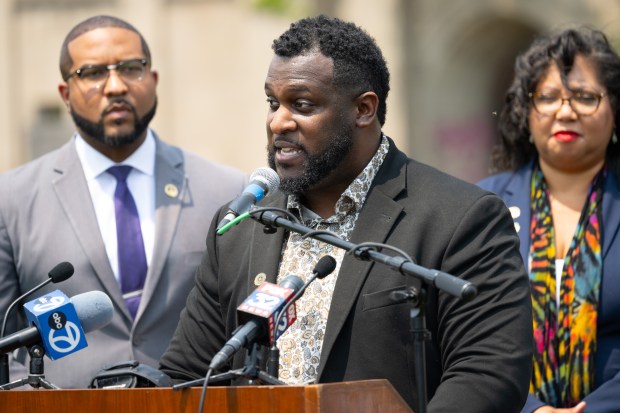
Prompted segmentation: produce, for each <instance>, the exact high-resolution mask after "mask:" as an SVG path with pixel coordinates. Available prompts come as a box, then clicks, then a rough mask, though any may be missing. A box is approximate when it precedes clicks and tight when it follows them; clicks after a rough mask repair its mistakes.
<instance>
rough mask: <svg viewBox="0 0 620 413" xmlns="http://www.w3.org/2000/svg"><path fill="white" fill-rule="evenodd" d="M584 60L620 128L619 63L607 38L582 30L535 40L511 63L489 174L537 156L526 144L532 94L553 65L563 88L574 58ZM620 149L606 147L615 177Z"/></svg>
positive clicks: (585, 29) (598, 33)
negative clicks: (510, 79)
mask: <svg viewBox="0 0 620 413" xmlns="http://www.w3.org/2000/svg"><path fill="white" fill-rule="evenodd" d="M577 55H582V56H584V57H586V58H588V59H591V61H593V62H594V63H595V64H596V68H597V72H598V78H599V80H600V82H601V83H602V84H603V85H604V86H605V88H606V89H607V92H606V93H607V95H608V96H609V100H610V102H611V107H612V110H613V111H614V120H615V124H616V125H620V111H619V109H620V108H619V103H620V57H619V56H618V54H617V53H616V51H615V50H614V49H613V47H612V46H611V44H610V43H609V40H608V39H607V36H605V34H604V33H603V32H601V31H599V30H594V29H590V28H586V27H579V28H570V29H565V30H562V31H559V32H554V33H550V34H547V35H544V36H541V37H538V38H537V39H536V40H535V41H534V42H533V43H532V45H531V46H530V47H529V49H527V50H526V51H525V52H524V53H523V54H521V55H519V56H518V57H517V59H516V63H515V77H514V79H513V82H512V85H511V86H510V88H509V89H508V91H507V93H506V97H505V101H504V105H503V107H502V110H501V112H500V114H499V135H500V136H499V143H498V144H497V145H496V147H495V148H494V150H493V155H492V169H493V172H499V171H507V170H514V169H517V168H519V167H520V166H523V165H524V164H526V163H527V162H529V161H530V160H531V159H532V158H533V157H535V156H536V148H535V147H534V144H532V143H531V142H530V128H529V125H528V118H529V112H530V108H531V102H530V97H529V93H531V92H534V91H535V90H536V86H537V85H538V82H539V81H540V78H541V77H542V75H543V74H544V73H545V71H546V70H547V68H549V66H550V65H553V64H555V65H557V67H558V68H559V71H560V75H561V78H562V83H563V84H564V85H565V86H567V87H568V85H567V76H568V74H569V73H570V71H571V69H572V67H573V64H574V62H575V57H576V56H577ZM619 159H620V145H619V144H613V143H611V142H610V144H609V146H608V148H607V161H608V164H609V165H610V167H611V168H613V170H614V173H615V174H616V176H618V175H619V174H618V172H617V171H618V170H619V168H618V164H619V163H620V162H618V161H619Z"/></svg>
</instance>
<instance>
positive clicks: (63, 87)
mask: <svg viewBox="0 0 620 413" xmlns="http://www.w3.org/2000/svg"><path fill="white" fill-rule="evenodd" d="M58 93H59V94H60V98H61V99H62V101H63V102H64V104H65V107H66V108H67V112H70V111H71V105H70V104H69V85H68V84H67V82H60V83H59V84H58Z"/></svg>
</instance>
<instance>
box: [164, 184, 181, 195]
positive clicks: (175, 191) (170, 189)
mask: <svg viewBox="0 0 620 413" xmlns="http://www.w3.org/2000/svg"><path fill="white" fill-rule="evenodd" d="M164 192H165V193H166V195H168V197H169V198H176V197H177V196H178V195H179V188H177V186H176V185H175V184H166V186H164Z"/></svg>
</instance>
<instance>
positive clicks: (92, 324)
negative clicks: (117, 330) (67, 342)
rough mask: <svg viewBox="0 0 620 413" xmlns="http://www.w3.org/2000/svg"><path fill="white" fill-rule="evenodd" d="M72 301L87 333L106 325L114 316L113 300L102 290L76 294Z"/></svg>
mask: <svg viewBox="0 0 620 413" xmlns="http://www.w3.org/2000/svg"><path fill="white" fill-rule="evenodd" d="M71 302H72V303H73V306H74V307H75V312H76V313H77V315H78V318H79V319H80V324H81V325H82V329H83V330H84V332H85V333H88V332H89V331H94V330H98V329H100V328H102V327H104V326H106V325H107V324H108V323H109V322H110V321H112V317H113V316H114V306H113V305H112V300H110V297H108V295H107V294H106V293H103V292H101V291H89V292H86V293H82V294H78V295H74V296H73V297H71Z"/></svg>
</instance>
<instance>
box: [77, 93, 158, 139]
mask: <svg viewBox="0 0 620 413" xmlns="http://www.w3.org/2000/svg"><path fill="white" fill-rule="evenodd" d="M115 103H124V104H126V105H127V106H128V107H129V108H130V110H131V111H132V112H133V118H134V124H133V131H131V132H128V133H125V134H117V135H106V134H105V129H104V125H103V116H102V117H101V119H100V120H99V122H97V123H95V122H91V121H89V120H88V119H86V118H83V117H82V116H80V115H78V114H77V113H76V111H75V110H74V109H73V107H71V117H72V118H73V122H75V125H76V126H77V127H78V128H79V129H80V130H81V131H82V132H84V134H86V135H87V136H88V137H90V138H93V139H94V140H96V141H98V142H101V143H103V144H104V145H106V146H109V147H114V148H119V147H122V146H127V145H131V144H132V143H134V142H135V141H136V139H138V138H139V137H140V136H141V135H142V134H143V133H144V131H145V130H146V128H148V126H149V123H151V120H152V119H153V117H154V116H155V112H156V110H157V100H155V103H153V107H152V108H151V110H149V111H148V112H147V113H145V114H144V116H142V117H141V118H139V117H138V114H137V113H136V109H135V108H134V107H133V106H132V105H130V104H129V102H127V101H124V100H122V101H115Z"/></svg>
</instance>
